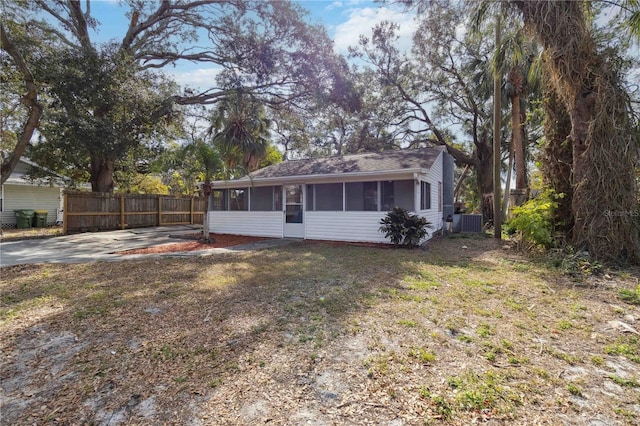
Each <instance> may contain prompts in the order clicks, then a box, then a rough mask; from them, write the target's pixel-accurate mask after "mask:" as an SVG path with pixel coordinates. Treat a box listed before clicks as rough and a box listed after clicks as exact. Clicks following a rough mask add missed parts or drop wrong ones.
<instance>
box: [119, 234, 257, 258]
mask: <svg viewBox="0 0 640 426" xmlns="http://www.w3.org/2000/svg"><path fill="white" fill-rule="evenodd" d="M173 237H174V238H182V239H185V240H190V241H185V242H183V243H171V244H162V245H158V246H154V247H145V248H140V249H133V250H124V251H120V252H118V253H117V254H154V253H176V252H186V251H198V250H207V249H212V248H224V247H232V246H237V245H241V244H251V243H255V242H258V241H264V240H266V239H267V238H262V237H249V236H244V235H230V234H210V241H209V242H207V241H205V240H204V239H203V238H202V236H201V234H189V235H184V234H183V235H176V236H173Z"/></svg>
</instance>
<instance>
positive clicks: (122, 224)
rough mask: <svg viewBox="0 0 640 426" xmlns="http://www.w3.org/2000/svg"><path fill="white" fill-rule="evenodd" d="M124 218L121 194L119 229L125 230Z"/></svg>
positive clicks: (122, 196) (121, 196)
mask: <svg viewBox="0 0 640 426" xmlns="http://www.w3.org/2000/svg"><path fill="white" fill-rule="evenodd" d="M124 218H125V215H124V194H122V195H120V229H124V228H125V223H124Z"/></svg>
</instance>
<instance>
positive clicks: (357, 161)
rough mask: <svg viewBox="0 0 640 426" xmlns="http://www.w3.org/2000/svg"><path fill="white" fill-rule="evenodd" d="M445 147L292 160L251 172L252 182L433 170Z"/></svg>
mask: <svg viewBox="0 0 640 426" xmlns="http://www.w3.org/2000/svg"><path fill="white" fill-rule="evenodd" d="M443 150H445V148H444V147H434V148H421V149H403V150H398V151H386V152H380V153H366V154H354V155H344V156H335V157H325V158H310V159H304V160H288V161H283V162H282V163H278V164H274V165H271V166H268V167H265V168H263V169H260V170H256V171H255V172H253V173H251V174H250V176H251V178H252V179H265V178H276V177H289V176H309V175H327V174H336V173H359V172H363V173H364V172H377V171H380V172H382V171H390V170H403V169H430V168H431V166H432V165H433V162H434V161H435V159H436V158H437V157H438V155H440V153H441V152H442V151H443Z"/></svg>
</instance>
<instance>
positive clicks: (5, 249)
mask: <svg viewBox="0 0 640 426" xmlns="http://www.w3.org/2000/svg"><path fill="white" fill-rule="evenodd" d="M201 230H202V227H201V226H189V225H179V226H163V227H157V228H139V229H126V230H123V231H109V232H90V233H84V234H74V235H65V236H62V237H53V238H46V239H39V240H22V241H9V242H2V243H0V267H5V266H12V265H20V264H25V263H84V262H93V261H98V260H122V259H123V258H124V256H120V255H117V254H115V252H118V251H122V250H130V249H136V248H142V247H151V246H156V245H161V244H169V243H175V242H184V241H185V240H184V239H179V238H172V237H171V236H173V235H180V234H194V233H197V232H198V231H201ZM126 257H127V258H131V256H126Z"/></svg>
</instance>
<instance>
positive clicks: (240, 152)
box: [209, 92, 271, 177]
mask: <svg viewBox="0 0 640 426" xmlns="http://www.w3.org/2000/svg"><path fill="white" fill-rule="evenodd" d="M270 126H271V121H270V120H269V119H268V118H267V117H266V114H265V110H264V107H263V106H262V105H261V104H260V103H257V102H255V101H254V100H252V99H250V98H249V97H248V96H247V95H245V94H243V93H241V92H238V93H236V94H234V95H233V96H230V97H228V98H226V99H224V100H223V101H222V102H221V103H220V104H219V105H218V108H217V109H216V110H215V111H214V113H213V116H212V118H211V127H210V128H209V134H210V135H213V139H212V140H213V143H214V145H215V146H216V147H217V148H218V151H219V152H220V154H221V156H222V159H223V160H224V162H225V164H226V166H227V177H231V175H232V174H233V172H234V171H236V169H237V168H238V167H242V168H243V169H244V171H245V172H252V171H254V170H256V169H257V168H258V164H259V163H260V160H262V159H263V158H264V157H265V156H266V154H267V148H268V146H269V139H268V136H269V128H270Z"/></svg>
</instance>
